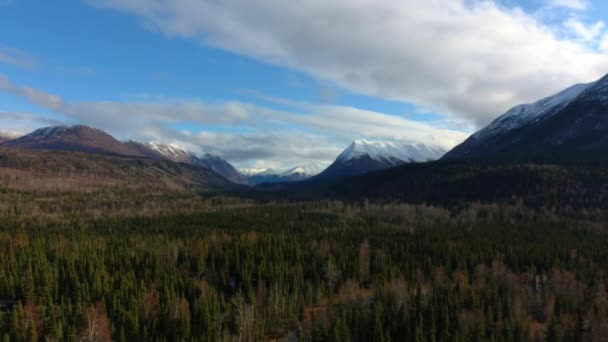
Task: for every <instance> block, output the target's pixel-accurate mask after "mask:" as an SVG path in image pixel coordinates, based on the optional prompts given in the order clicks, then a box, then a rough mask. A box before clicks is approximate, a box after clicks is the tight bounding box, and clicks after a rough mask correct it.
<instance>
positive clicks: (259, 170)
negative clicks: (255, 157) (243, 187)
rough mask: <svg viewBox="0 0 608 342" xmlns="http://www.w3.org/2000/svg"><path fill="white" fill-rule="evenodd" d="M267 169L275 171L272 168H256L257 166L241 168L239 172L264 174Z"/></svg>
mask: <svg viewBox="0 0 608 342" xmlns="http://www.w3.org/2000/svg"><path fill="white" fill-rule="evenodd" d="M267 171H270V172H274V170H272V169H265V168H255V167H251V168H243V169H239V172H240V173H242V174H244V175H245V176H255V175H259V174H263V173H265V172H267Z"/></svg>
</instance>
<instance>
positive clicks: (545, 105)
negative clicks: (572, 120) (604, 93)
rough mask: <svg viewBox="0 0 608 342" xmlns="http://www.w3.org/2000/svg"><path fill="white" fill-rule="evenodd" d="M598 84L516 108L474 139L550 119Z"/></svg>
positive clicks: (571, 88)
mask: <svg viewBox="0 0 608 342" xmlns="http://www.w3.org/2000/svg"><path fill="white" fill-rule="evenodd" d="M596 83H599V82H592V83H586V84H576V85H574V86H572V87H570V88H567V89H565V90H563V91H561V92H559V93H557V94H555V95H553V96H549V97H547V98H544V99H542V100H539V101H536V102H534V103H530V104H522V105H518V106H515V107H513V108H511V109H509V110H508V111H507V112H506V113H504V114H503V115H501V116H500V117H498V118H497V119H496V120H494V121H493V122H492V123H491V124H489V125H488V126H487V127H486V128H484V129H482V130H480V131H478V132H477V133H475V134H474V135H473V137H474V138H476V139H481V138H485V137H488V136H493V135H497V134H501V133H504V132H507V131H509V130H512V129H515V128H518V127H522V126H525V125H527V124H530V123H532V122H536V121H539V120H542V119H545V118H547V117H550V116H551V115H553V114H555V113H557V112H558V111H560V110H561V109H563V108H564V107H566V106H567V105H568V104H569V103H570V102H572V101H573V100H575V99H576V98H578V97H579V96H580V95H581V94H583V93H584V92H586V90H588V89H592V88H594V86H595V85H596Z"/></svg>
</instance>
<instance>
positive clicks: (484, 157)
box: [0, 76, 608, 194]
mask: <svg viewBox="0 0 608 342" xmlns="http://www.w3.org/2000/svg"><path fill="white" fill-rule="evenodd" d="M0 145H1V146H3V147H10V148H13V149H21V150H61V151H73V152H87V153H96V154H103V155H108V156H116V157H131V158H148V159H152V160H157V161H162V160H168V161H171V162H175V163H183V164H189V165H193V166H197V167H202V168H205V169H207V170H210V171H211V172H212V173H213V174H217V175H221V176H222V177H224V178H225V179H227V180H229V181H231V182H232V183H240V184H247V185H258V184H261V183H286V182H299V183H302V184H298V185H297V186H294V187H291V189H302V188H303V187H306V186H311V184H321V183H319V182H325V183H324V184H330V183H332V182H333V183H332V184H334V185H335V186H334V185H332V187H333V189H334V190H335V189H342V190H339V191H338V190H336V191H337V192H340V191H346V192H348V193H351V194H352V193H357V192H359V193H361V194H371V193H378V191H380V190H379V189H383V190H382V191H380V192H386V193H391V192H395V191H411V190H412V189H409V188H408V187H409V186H410V185H411V184H414V183H416V182H419V181H420V180H421V179H424V178H425V177H431V176H432V177H437V178H434V179H433V180H432V182H435V181H437V180H438V179H441V177H445V176H446V175H444V174H438V173H442V172H448V171H446V170H448V169H449V170H452V171H449V172H456V171H454V170H453V169H452V166H449V165H451V164H450V163H454V162H456V163H457V165H465V164H459V163H461V162H473V163H478V162H482V163H485V164H484V165H486V164H487V163H492V165H503V164H504V163H533V164H534V163H546V162H558V163H559V162H563V161H566V162H569V163H573V162H587V161H593V162H606V161H608V153H606V152H607V150H608V76H606V77H603V78H601V79H599V80H598V81H596V82H592V83H588V84H577V85H574V86H572V87H570V88H567V89H565V90H563V91H561V92H559V93H557V94H555V95H553V96H550V97H547V98H544V99H541V100H539V101H536V102H534V103H530V104H522V105H518V106H515V107H513V108H512V109H510V110H508V111H507V112H506V113H504V114H503V115H501V116H499V117H498V118H497V119H496V120H494V121H493V122H491V123H490V124H489V125H487V126H486V127H484V128H482V129H481V130H479V131H478V132H476V133H475V134H473V135H471V136H470V137H469V138H468V139H467V140H465V141H464V142H463V143H462V144H460V145H458V146H456V147H455V148H454V149H452V150H451V151H449V152H447V153H446V151H445V150H444V149H442V148H439V147H434V146H429V145H424V144H403V143H396V142H387V141H373V140H366V139H359V140H356V141H354V142H353V143H352V144H351V145H350V146H348V147H347V148H346V149H345V150H344V151H343V152H342V153H341V154H340V155H339V156H338V157H337V158H336V160H335V161H334V162H333V163H332V164H331V165H329V167H327V168H324V166H323V165H317V164H311V165H301V166H297V167H294V168H291V169H286V170H271V169H265V170H252V169H250V170H242V172H241V171H239V170H237V169H236V168H234V166H232V165H231V164H230V163H229V162H227V161H226V160H224V159H222V158H221V157H219V156H215V155H211V154H205V155H202V156H197V155H195V154H194V153H192V152H190V151H188V150H187V149H185V148H183V147H181V146H179V145H175V144H168V145H167V144H162V143H160V142H151V143H140V142H136V141H126V142H122V141H119V140H117V139H115V138H114V137H112V136H111V135H109V134H107V133H106V132H104V131H102V130H99V129H97V128H93V127H88V126H82V125H76V126H56V127H46V128H41V129H38V130H35V131H34V132H31V133H29V134H26V135H21V134H18V133H14V132H7V131H0ZM434 160H439V161H438V162H436V163H430V164H429V166H419V164H427V163H425V162H428V161H434ZM442 165H443V166H442ZM446 165H447V166H446ZM466 165H474V164H466ZM479 165H482V164H479ZM387 169H388V171H386V172H384V171H383V170H387ZM473 169H475V170H484V171H483V172H486V171H488V169H484V168H477V167H474V168H473ZM414 170H417V171H414ZM420 170H433V172H431V173H432V174H427V173H425V172H423V173H422V174H421V173H420V172H421V171H420ZM442 170H444V171H442ZM458 170H460V171H463V170H464V169H462V168H458ZM460 171H459V172H460ZM463 172H464V171H463ZM480 172H481V171H480ZM488 172H489V171H488ZM492 172H493V171H492ZM530 172H531V171H530ZM472 174H473V173H467V175H468V176H471V175H472ZM414 175H415V178H416V179H411V178H412V177H414ZM492 175H496V173H492ZM389 176H390V177H389ZM349 177H357V178H356V182H357V183H358V185H357V186H354V184H353V183H351V182H353V181H355V180H354V179H350V178H349ZM484 177H486V176H484ZM491 178H492V177H490V176H487V177H486V178H484V179H485V180H486V181H487V180H488V179H491ZM389 179H392V181H389ZM405 180H407V182H406V181H405ZM429 181H431V180H429ZM460 181H462V178H461V179H460ZM495 181H497V182H499V181H500V180H498V179H496V180H495ZM315 182H317V183H315ZM328 182H329V183H328ZM387 182H388V183H387ZM404 182H405V183H404ZM215 183H217V182H215ZM337 184H341V185H340V186H338V185H337ZM397 184H401V185H400V186H397ZM407 184H410V185H407ZM430 184H431V183H429V185H428V186H429V187H433V188H436V186H437V185H430ZM433 184H434V183H433ZM406 185H407V186H406ZM262 188H263V187H262ZM267 188H268V187H267ZM269 188H271V189H285V187H283V186H272V187H269ZM416 189H417V188H416ZM416 191H419V189H418V190H416ZM505 191H506V192H508V189H506V190H505Z"/></svg>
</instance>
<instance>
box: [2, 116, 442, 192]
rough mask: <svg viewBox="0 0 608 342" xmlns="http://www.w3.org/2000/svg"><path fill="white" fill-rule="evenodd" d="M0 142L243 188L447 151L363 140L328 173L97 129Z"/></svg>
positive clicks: (44, 132)
mask: <svg viewBox="0 0 608 342" xmlns="http://www.w3.org/2000/svg"><path fill="white" fill-rule="evenodd" d="M0 138H2V140H1V141H0V144H2V146H5V147H11V148H19V149H30V150H31V149H36V150H60V151H72V152H87V153H97V154H104V155H114V156H127V157H143V158H150V159H154V160H170V161H173V162H176V163H186V164H191V165H197V166H202V167H205V168H207V169H209V170H211V171H213V172H215V173H217V174H219V175H221V176H223V177H225V178H226V179H228V180H230V181H231V182H233V183H238V184H247V185H257V184H261V183H283V182H297V181H303V180H307V179H310V178H313V177H318V178H324V179H335V178H339V177H345V176H352V175H359V174H363V173H367V172H370V171H377V170H382V169H386V168H390V167H394V166H397V165H401V164H403V163H408V162H422V161H427V160H435V159H438V158H439V157H441V155H442V154H443V153H444V152H445V151H443V150H441V149H438V148H432V147H427V146H425V145H406V144H396V143H392V142H386V141H369V140H365V139H361V140H357V141H355V142H353V143H352V144H351V145H350V146H349V147H347V148H346V149H345V150H344V152H343V153H342V154H340V156H339V157H338V158H337V159H336V161H335V162H334V163H333V164H332V165H330V167H329V168H327V169H326V168H325V165H321V164H318V163H311V164H307V165H299V166H295V167H292V168H289V169H284V170H273V169H263V170H243V172H240V171H239V170H237V169H236V168H234V166H233V165H231V164H230V163H229V162H227V161H226V160H224V159H222V158H221V157H219V156H216V155H212V154H205V155H202V156H197V155H196V154H194V153H192V152H190V151H188V150H187V149H186V148H184V147H182V146H180V145H177V144H163V143H161V142H158V141H154V142H149V143H141V142H137V141H133V140H129V141H126V142H123V141H119V140H118V139H116V138H114V137H113V136H111V135H110V134H108V133H106V132H104V131H102V130H100V129H97V128H94V127H89V126H84V125H74V126H54V127H45V128H40V129H37V130H35V131H33V132H31V133H29V134H25V135H21V134H17V133H12V132H6V133H5V134H0Z"/></svg>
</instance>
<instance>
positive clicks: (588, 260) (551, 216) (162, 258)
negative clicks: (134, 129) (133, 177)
mask: <svg viewBox="0 0 608 342" xmlns="http://www.w3.org/2000/svg"><path fill="white" fill-rule="evenodd" d="M0 190H1V191H0V197H1V199H2V200H1V201H0V249H2V253H0V338H2V340H3V341H110V340H116V341H282V340H288V341H602V340H604V339H605V336H608V278H607V277H606V275H607V273H606V271H607V268H608V249H607V248H606V246H608V235H607V234H606V229H607V228H608V227H607V226H606V225H607V222H608V220H607V217H606V211H605V210H602V209H597V208H596V209H582V210H576V211H569V210H566V209H561V208H557V207H553V208H549V207H545V208H529V207H527V206H526V205H525V204H524V202H523V201H522V200H519V199H517V198H512V199H510V200H508V201H503V202H501V203H480V202H470V203H461V204H459V205H457V206H456V205H454V206H443V207H442V206H433V205H426V204H417V205H413V204H404V203H401V202H393V201H381V200H373V201H369V200H366V199H363V200H360V201H354V202H342V201H329V200H327V201H316V202H272V201H264V202H262V201H256V200H245V199H239V198H231V197H221V196H214V197H203V196H198V195H196V194H193V193H188V192H181V191H175V192H171V191H166V190H164V191H156V190H154V189H151V190H149V191H143V190H142V189H128V188H124V187H121V188H120V189H118V188H116V189H114V188H92V189H88V190H87V191H86V192H81V193H79V192H76V191H73V190H70V189H64V190H63V191H51V190H48V191H37V192H36V191H33V190H31V189H28V190H18V189H15V188H14V187H4V188H1V189H0Z"/></svg>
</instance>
